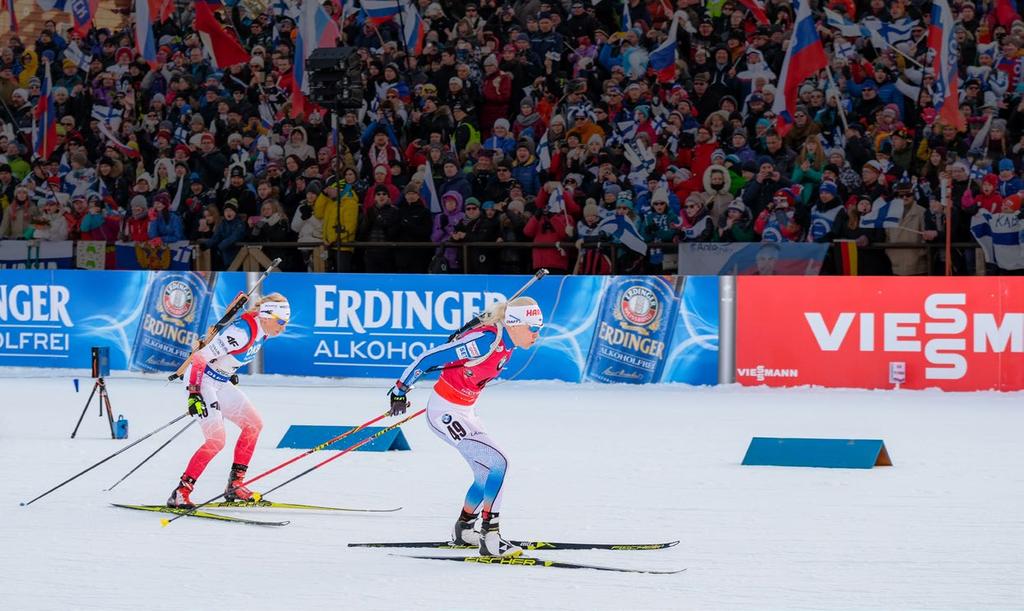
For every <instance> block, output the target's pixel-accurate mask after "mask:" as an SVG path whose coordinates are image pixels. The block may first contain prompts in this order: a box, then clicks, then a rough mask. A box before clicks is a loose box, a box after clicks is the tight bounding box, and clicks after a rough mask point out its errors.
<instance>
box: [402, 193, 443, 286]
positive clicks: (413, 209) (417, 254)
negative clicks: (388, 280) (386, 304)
mask: <svg viewBox="0 0 1024 611" xmlns="http://www.w3.org/2000/svg"><path fill="white" fill-rule="evenodd" d="M433 228H434V218H433V215H432V214H431V213H430V210H428V209H427V207H426V206H425V205H423V204H422V203H417V204H407V205H405V206H403V207H401V208H399V209H398V230H397V232H396V233H395V238H394V239H395V241H396V242H430V241H431V235H430V234H431V232H432V231H433ZM431 252H432V250H426V251H424V249H420V248H399V249H398V250H396V251H395V263H396V264H397V266H398V271H399V272H403V273H420V274H422V273H426V271H427V265H428V263H429V261H430V257H431Z"/></svg>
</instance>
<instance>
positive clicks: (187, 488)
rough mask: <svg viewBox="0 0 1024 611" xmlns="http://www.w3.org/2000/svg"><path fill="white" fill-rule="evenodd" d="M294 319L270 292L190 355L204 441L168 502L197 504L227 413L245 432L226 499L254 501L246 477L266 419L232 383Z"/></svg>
mask: <svg viewBox="0 0 1024 611" xmlns="http://www.w3.org/2000/svg"><path fill="white" fill-rule="evenodd" d="M290 318H291V307H290V306H289V305H288V300H287V299H285V298H284V297H283V296H282V295H281V294H279V293H272V294H270V295H267V296H266V297H264V298H262V299H260V300H259V301H258V302H257V303H256V306H255V307H254V308H253V309H252V310H251V311H249V312H246V313H245V314H243V315H242V316H240V317H239V319H238V320H237V321H235V322H234V323H233V324H232V325H230V326H228V327H227V328H225V329H224V330H223V331H221V332H220V333H218V334H217V335H216V336H215V337H214V338H213V340H212V341H211V342H210V343H209V344H207V345H206V346H204V347H203V348H201V349H200V350H198V351H196V352H195V354H193V355H192V362H191V364H190V365H189V367H188V369H186V370H185V380H187V383H188V393H189V394H188V413H189V414H192V415H193V416H197V417H199V418H200V421H199V423H200V426H202V428H203V435H204V436H205V437H206V441H205V442H204V443H203V445H202V446H200V447H199V449H198V450H196V453H195V454H193V455H192V459H191V460H190V461H189V462H188V467H186V468H185V473H184V474H183V475H182V476H181V481H180V482H179V483H178V487H177V488H175V489H174V492H172V493H171V498H169V499H167V505H168V506H170V507H182V508H188V509H191V508H192V507H194V504H193V503H192V500H191V499H190V498H189V494H190V493H191V492H192V489H193V487H194V486H195V483H196V480H197V479H199V476H200V475H202V473H203V470H204V469H206V465H208V464H210V461H211V460H213V457H214V456H216V455H217V453H218V452H220V451H221V449H223V448H224V441H225V435H224V419H225V418H227V419H228V420H230V421H231V422H234V423H235V424H236V425H237V426H238V428H240V429H242V432H241V434H239V436H238V442H237V443H235V461H234V464H232V465H231V475H230V476H229V477H228V486H227V489H226V490H225V494H224V498H225V499H227V500H229V501H235V500H243V501H248V500H252V497H253V495H252V492H251V491H249V490H248V489H247V488H245V487H244V486H242V482H243V481H244V480H245V472H246V470H247V469H248V468H249V460H250V459H251V458H252V453H253V450H255V448H256V440H257V439H259V436H260V431H261V430H262V429H263V420H262V419H261V418H260V414H259V412H257V411H256V408H255V407H253V405H252V403H250V402H249V398H248V397H246V396H245V393H243V392H242V391H241V390H239V389H238V387H237V386H235V385H233V384H232V383H231V376H232V375H234V373H235V371H237V370H238V368H240V367H244V366H245V365H248V364H249V363H250V362H251V361H252V360H253V359H254V358H256V353H257V352H259V351H260V349H261V348H262V347H263V342H264V340H265V339H266V338H268V337H275V336H277V335H280V334H281V332H282V331H284V328H285V325H287V324H288V320H289V319H290Z"/></svg>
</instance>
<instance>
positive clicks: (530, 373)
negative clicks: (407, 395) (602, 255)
mask: <svg viewBox="0 0 1024 611" xmlns="http://www.w3.org/2000/svg"><path fill="white" fill-rule="evenodd" d="M525 280H526V277H519V276H391V275H363V274H355V275H336V274H285V273H277V274H272V275H271V276H269V277H268V279H267V281H266V283H265V286H264V292H272V291H280V292H281V293H283V294H284V295H286V296H287V297H288V299H289V300H290V301H291V303H292V312H293V315H292V322H291V324H290V325H289V326H288V329H287V331H286V332H285V333H284V334H283V335H281V336H280V337H278V338H275V339H274V340H272V341H270V342H268V343H267V347H266V349H265V350H264V371H265V372H266V373H282V374H294V375H319V376H340V377H385V378H386V377H397V376H398V374H400V373H401V371H402V370H403V369H404V368H405V366H406V365H407V364H408V363H409V362H411V361H412V359H414V358H415V357H416V356H418V355H420V354H422V353H423V352H424V351H426V350H429V349H430V348H432V347H433V346H436V345H438V344H441V343H443V342H444V341H445V340H446V339H447V337H448V336H449V335H450V334H451V333H452V332H453V331H454V330H455V329H458V328H459V327H460V326H461V325H462V324H463V322H464V321H465V320H467V319H468V318H470V317H471V316H472V315H473V314H475V313H476V312H478V311H480V310H482V309H484V308H486V307H487V306H488V305H490V304H491V303H494V302H495V301H499V300H503V299H505V298H506V297H507V296H509V295H511V294H513V293H514V292H515V291H516V290H517V289H518V288H519V287H520V286H522V284H523V283H524V282H525ZM244 289H245V275H244V274H243V273H217V274H199V273H194V272H172V271H169V272H111V271H105V272H100V271H72V270H67V271H65V270H52V271H42V270H39V271H35V270H24V271H21V270H7V271H4V272H3V273H2V274H0V365H9V366H31V367H75V368H82V367H88V366H89V348H90V347H91V346H110V347H111V367H112V368H114V369H131V370H136V371H149V372H160V371H171V370H173V369H175V368H176V367H177V366H178V364H179V363H180V362H181V361H182V360H183V359H184V358H185V357H186V356H187V354H188V353H189V348H190V346H191V344H192V342H193V341H194V340H195V339H196V337H198V336H199V335H201V334H202V333H204V330H205V329H206V328H207V326H209V324H211V323H212V322H214V321H215V320H217V318H219V317H220V315H221V314H222V313H223V312H224V310H225V308H226V305H227V303H228V302H230V301H231V299H232V298H233V297H234V296H235V295H236V294H237V293H238V292H239V291H240V290H244ZM528 294H529V295H530V296H532V297H534V298H535V299H537V301H538V302H539V303H540V305H541V307H542V308H544V311H545V320H546V325H545V328H544V329H543V331H542V334H541V341H540V342H539V343H538V344H537V345H536V346H535V347H534V348H533V349H531V350H518V351H516V352H515V354H514V357H513V358H512V359H511V360H510V362H509V363H508V364H507V365H506V366H505V373H504V374H503V376H502V377H504V378H506V379H524V380H538V379H539V380H543V379H558V380H568V381H581V380H588V381H599V382H621V383H635V384H640V383H648V382H685V383H690V384H714V383H715V382H716V381H717V357H718V354H717V341H718V284H717V279H716V278H684V277H673V276H664V277H655V276H648V277H628V276H622V277H614V278H607V277H584V276H569V277H548V278H546V279H544V280H542V281H540V282H538V283H537V284H535V285H534V286H533V288H531V289H530V291H529V293H528Z"/></svg>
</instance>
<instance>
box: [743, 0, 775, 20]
mask: <svg viewBox="0 0 1024 611" xmlns="http://www.w3.org/2000/svg"><path fill="white" fill-rule="evenodd" d="M740 4H742V5H743V6H745V7H747V9H748V10H749V11H750V14H751V15H753V16H754V19H756V20H757V22H758V23H760V24H761V25H768V24H769V23H771V21H769V19H768V13H765V12H764V7H763V6H761V2H760V0H740Z"/></svg>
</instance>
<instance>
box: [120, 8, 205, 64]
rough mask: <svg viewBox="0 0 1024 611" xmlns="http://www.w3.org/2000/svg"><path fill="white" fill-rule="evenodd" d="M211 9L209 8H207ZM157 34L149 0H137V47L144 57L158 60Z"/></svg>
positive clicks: (153, 60)
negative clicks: (154, 33) (154, 29)
mask: <svg viewBox="0 0 1024 611" xmlns="http://www.w3.org/2000/svg"><path fill="white" fill-rule="evenodd" d="M207 10H209V9H207ZM155 39H156V36H154V35H153V16H152V15H151V14H150V12H149V0H135V48H136V49H138V51H139V55H140V56H141V57H142V59H144V60H146V61H147V62H149V63H150V65H152V64H154V63H155V62H156V40H155Z"/></svg>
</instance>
